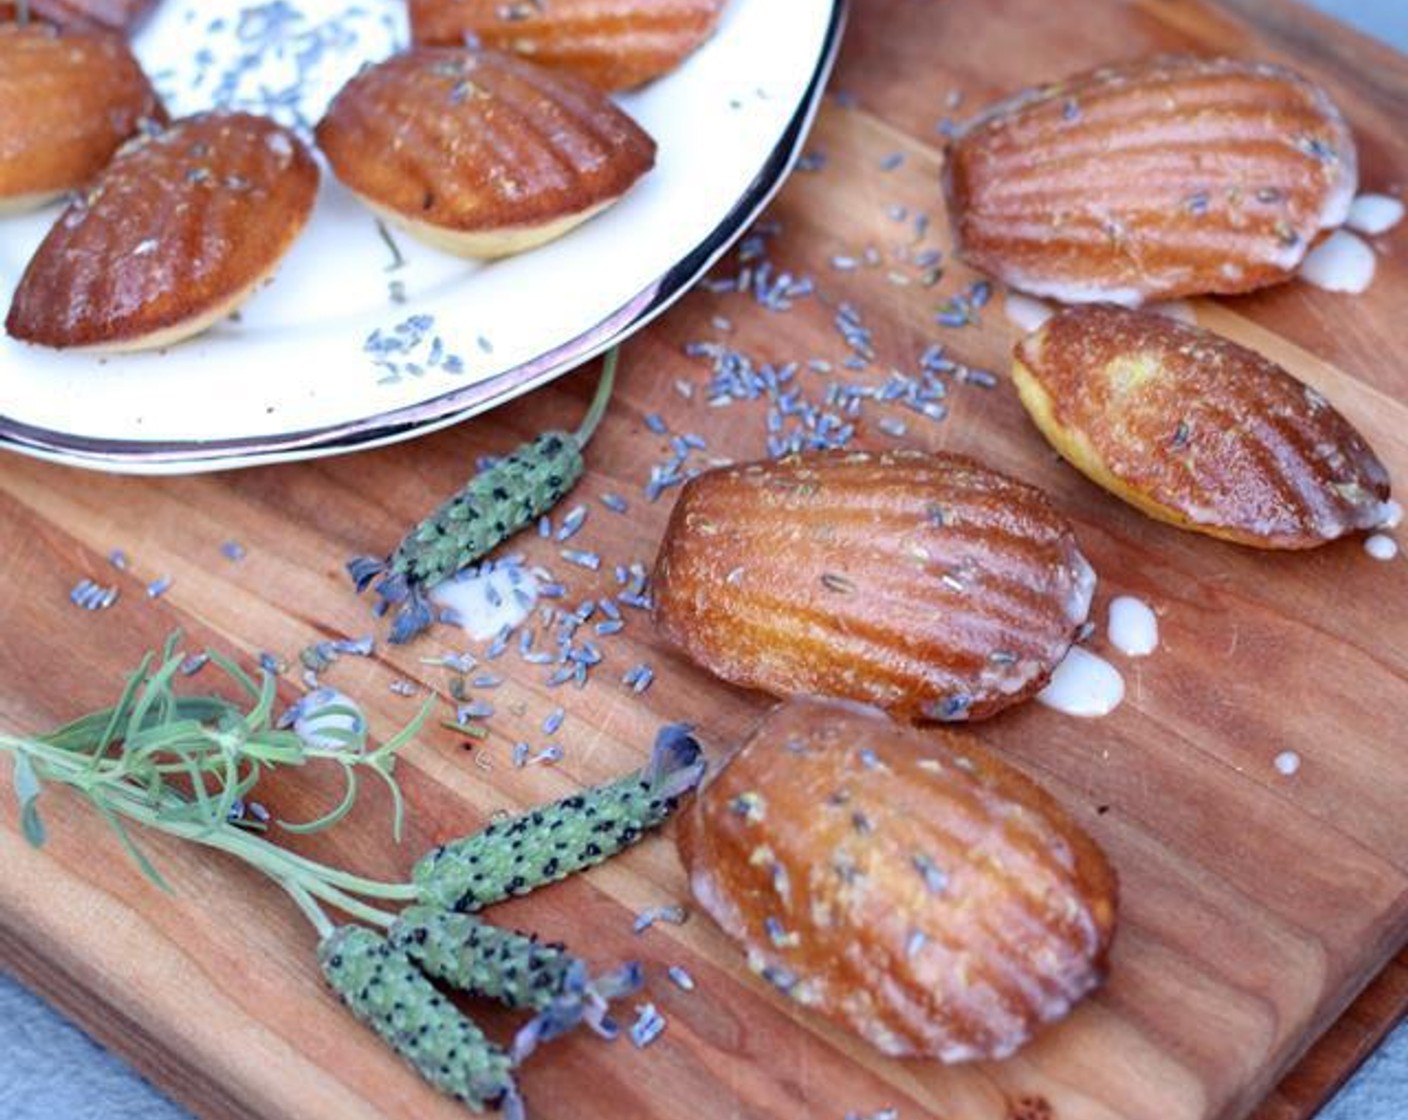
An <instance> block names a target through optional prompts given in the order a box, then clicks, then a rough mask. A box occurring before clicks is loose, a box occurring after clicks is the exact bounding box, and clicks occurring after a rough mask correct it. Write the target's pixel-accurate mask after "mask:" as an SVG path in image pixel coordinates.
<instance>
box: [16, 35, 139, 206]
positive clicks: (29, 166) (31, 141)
mask: <svg viewBox="0 0 1408 1120" xmlns="http://www.w3.org/2000/svg"><path fill="white" fill-rule="evenodd" d="M164 120H165V114H164V113H163V111H162V108H161V103H160V102H159V101H158V100H157V96H156V93H155V91H154V90H153V89H152V86H151V83H150V82H149V81H148V80H147V76H146V75H145V74H144V73H142V68H141V66H140V65H139V64H138V62H137V60H136V58H134V57H133V55H132V52H131V51H130V50H128V49H127V46H126V44H124V43H123V42H122V41H121V40H120V39H116V38H114V37H112V36H110V35H80V34H58V33H56V32H55V31H54V30H53V29H52V28H49V27H41V26H39V25H37V24H31V25H28V26H20V25H17V24H10V25H0V208H5V207H7V206H8V207H15V206H18V205H30V204H38V203H41V202H43V201H45V200H46V199H49V198H52V197H53V196H55V195H58V194H62V193H63V192H65V191H70V190H75V189H77V188H78V187H81V186H83V185H84V184H86V183H87V182H89V181H90V180H91V179H92V178H93V177H94V176H95V175H97V174H98V172H99V171H101V170H102V169H103V167H104V166H105V165H106V164H107V162H108V160H110V159H111V158H112V155H113V152H115V151H116V150H117V149H118V147H120V146H121V144H122V143H123V141H125V140H126V139H128V137H130V136H132V135H133V134H134V133H135V132H136V131H137V130H138V128H139V127H140V126H141V125H142V123H143V122H144V121H151V122H157V121H164Z"/></svg>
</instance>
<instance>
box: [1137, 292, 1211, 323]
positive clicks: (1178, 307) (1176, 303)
mask: <svg viewBox="0 0 1408 1120" xmlns="http://www.w3.org/2000/svg"><path fill="white" fill-rule="evenodd" d="M1144 310H1145V311H1152V312H1153V313H1154V314H1155V315H1162V316H1163V317H1164V318H1165V319H1172V320H1173V321H1174V322H1176V323H1187V324H1189V325H1190V326H1194V327H1196V326H1197V325H1198V313H1197V312H1196V311H1195V310H1194V309H1193V305H1192V304H1191V303H1189V302H1188V301H1187V300H1186V299H1170V300H1164V301H1163V302H1162V303H1151V304H1148V305H1147V306H1146V307H1145V308H1144Z"/></svg>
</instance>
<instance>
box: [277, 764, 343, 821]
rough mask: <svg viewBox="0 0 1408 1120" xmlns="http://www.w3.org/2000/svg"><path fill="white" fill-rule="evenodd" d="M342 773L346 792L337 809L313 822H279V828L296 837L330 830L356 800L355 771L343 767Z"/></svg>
mask: <svg viewBox="0 0 1408 1120" xmlns="http://www.w3.org/2000/svg"><path fill="white" fill-rule="evenodd" d="M342 770H343V773H344V774H345V775H346V777H347V792H346V793H345V794H344V795H343V798H342V801H341V802H339V803H338V806H337V808H335V809H333V810H331V811H330V812H328V813H326V814H324V815H323V816H321V817H319V818H318V819H317V820H315V821H308V822H307V823H306V824H290V823H289V822H288V821H285V820H280V821H279V822H278V824H279V827H280V828H282V829H283V830H284V831H285V832H292V833H295V834H298V835H307V834H308V833H310V832H321V831H322V830H323V829H325V828H331V827H332V826H333V825H335V824H336V823H337V822H338V821H340V820H342V818H343V817H345V816H347V814H348V813H350V812H351V811H352V806H353V804H354V803H355V802H356V800H357V784H358V783H357V771H356V770H355V769H353V768H352V767H351V766H344V767H343V768H342Z"/></svg>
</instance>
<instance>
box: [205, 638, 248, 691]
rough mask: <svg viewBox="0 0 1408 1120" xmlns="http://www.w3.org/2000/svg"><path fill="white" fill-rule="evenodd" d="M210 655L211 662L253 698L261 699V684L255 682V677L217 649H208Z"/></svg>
mask: <svg viewBox="0 0 1408 1120" xmlns="http://www.w3.org/2000/svg"><path fill="white" fill-rule="evenodd" d="M206 653H208V654H209V655H210V660H211V662H212V663H213V664H214V665H216V666H218V667H219V668H220V669H221V671H223V672H224V674H225V675H226V676H227V677H229V678H230V679H231V680H232V681H234V682H235V683H236V684H237V685H239V686H240V687H241V688H242V689H244V690H245V692H247V693H249V696H250V698H251V699H253V700H258V699H259V686H258V685H257V684H255V683H254V678H253V677H251V676H250V675H249V674H248V673H246V672H245V671H244V670H243V669H241V668H240V667H239V666H238V665H236V664H235V663H234V662H233V661H231V660H230V659H229V658H228V657H226V656H225V655H224V654H223V653H218V652H216V651H215V650H213V649H211V650H206Z"/></svg>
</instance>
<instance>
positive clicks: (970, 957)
mask: <svg viewBox="0 0 1408 1120" xmlns="http://www.w3.org/2000/svg"><path fill="white" fill-rule="evenodd" d="M680 848H681V852H682V854H683V856H684V861H685V865H686V867H687V868H688V870H689V880H690V888H691V890H692V891H693V893H694V897H695V899H696V900H698V902H699V904H700V906H702V907H703V908H704V910H705V911H707V912H708V914H709V916H710V917H712V918H713V919H714V920H715V921H716V922H718V924H719V925H720V926H721V927H722V928H723V929H724V931H725V932H726V933H727V934H728V935H729V936H730V937H732V938H734V939H735V940H736V941H738V942H740V943H741V944H742V945H743V947H744V948H745V949H746V950H747V953H748V963H749V966H750V967H751V968H752V969H753V970H754V971H755V972H758V973H760V974H761V975H762V976H763V977H764V978H765V979H767V980H769V981H770V982H771V983H772V984H773V985H775V986H776V987H777V988H778V990H779V991H781V992H783V993H784V994H786V995H788V996H790V997H791V998H792V999H794V1000H796V1001H797V1002H799V1003H801V1004H804V1005H806V1006H808V1007H811V1008H814V1009H815V1010H816V1011H818V1012H820V1013H821V1014H823V1015H825V1016H827V1017H828V1018H830V1019H832V1020H834V1021H836V1022H838V1023H841V1024H842V1025H844V1026H845V1027H847V1028H848V1029H850V1030H852V1031H854V1032H855V1033H856V1034H858V1035H860V1036H861V1037H862V1038H864V1039H865V1040H866V1041H867V1042H869V1043H870V1044H871V1045H872V1046H874V1047H876V1048H877V1049H879V1050H881V1051H883V1052H884V1053H886V1054H891V1055H895V1056H911V1055H917V1056H923V1057H932V1058H939V1059H941V1060H943V1061H948V1062H958V1061H969V1060H974V1059H983V1058H1003V1057H1006V1056H1008V1055H1010V1054H1011V1053H1012V1052H1013V1051H1014V1050H1016V1049H1017V1048H1018V1047H1019V1046H1021V1045H1022V1044H1023V1043H1024V1042H1026V1041H1027V1039H1028V1038H1029V1037H1030V1036H1031V1034H1032V1032H1033V1031H1034V1030H1035V1029H1036V1028H1037V1027H1039V1026H1040V1025H1041V1024H1043V1023H1047V1022H1051V1021H1053V1020H1055V1019H1059V1018H1061V1017H1062V1016H1063V1015H1065V1014H1066V1013H1067V1012H1068V1011H1069V1010H1070V1008H1071V1007H1072V1005H1073V1004H1075V1003H1076V1002H1077V1001H1078V1000H1080V999H1081V998H1082V997H1083V996H1085V995H1086V994H1087V993H1089V992H1090V991H1091V990H1092V989H1093V988H1095V987H1096V986H1097V985H1098V984H1099V983H1100V982H1101V980H1102V979H1103V978H1104V975H1105V972H1106V960H1107V955H1108V953H1109V948H1110V942H1111V940H1112V938H1113V936H1114V930H1115V915H1116V909H1117V895H1118V887H1117V883H1116V879H1115V874H1114V871H1113V870H1112V869H1111V868H1110V864H1109V862H1108V861H1107V860H1106V858H1105V856H1104V853H1103V852H1101V850H1100V849H1099V847H1097V846H1096V844H1095V842H1094V841H1093V840H1091V839H1090V837H1089V836H1087V835H1086V834H1085V833H1084V832H1082V831H1081V829H1080V828H1079V827H1078V826H1077V825H1076V824H1075V823H1074V822H1073V821H1072V820H1071V819H1070V818H1069V817H1068V816H1067V815H1066V814H1065V812H1063V811H1062V809H1061V807H1060V806H1059V805H1057V803H1056V802H1055V800H1054V799H1053V798H1052V797H1051V796H1050V795H1049V794H1047V793H1046V792H1045V791H1044V790H1042V789H1041V788H1040V787H1039V786H1037V785H1036V784H1035V783H1034V782H1032V781H1031V780H1030V779H1028V778H1026V777H1024V776H1023V775H1022V774H1020V773H1018V772H1017V771H1016V770H1014V769H1013V768H1012V767H1011V766H1008V765H1007V764H1006V763H1004V762H1002V761H1000V760H999V759H997V758H995V757H993V756H992V755H990V754H988V753H986V752H985V751H984V750H983V749H982V748H981V747H980V746H979V745H978V744H977V742H976V741H974V740H973V739H971V738H968V737H966V736H962V735H959V734H956V733H952V732H947V731H940V730H929V731H920V730H917V729H914V728H909V727H901V726H899V725H897V724H894V723H892V722H890V721H889V720H888V719H886V718H885V717H884V716H883V715H881V714H880V713H878V712H875V711H873V710H871V709H862V708H858V707H856V706H853V705H849V704H846V705H842V704H836V703H824V704H823V703H817V702H815V701H806V700H803V701H793V702H790V703H788V704H786V705H784V706H782V707H780V708H778V709H776V710H775V711H774V712H772V713H771V714H770V715H769V716H768V717H767V718H766V719H765V720H764V721H763V722H762V724H761V725H760V726H759V727H758V728H757V730H756V731H754V733H753V735H752V737H751V738H750V739H749V740H748V741H747V742H746V743H745V744H744V745H743V747H742V748H741V749H740V750H739V751H738V752H737V753H736V754H735V755H733V757H732V758H730V759H729V760H728V762H727V763H726V764H725V765H724V766H723V768H722V769H720V770H719V771H718V772H717V773H716V774H714V775H713V777H712V779H711V780H710V781H709V782H708V783H707V785H706V786H705V787H704V789H703V790H702V791H701V792H700V793H699V794H698V796H697V797H696V798H695V801H694V803H693V804H692V805H691V806H690V807H689V809H688V810H687V811H686V813H685V815H684V818H683V821H682V823H681V831H680Z"/></svg>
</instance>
